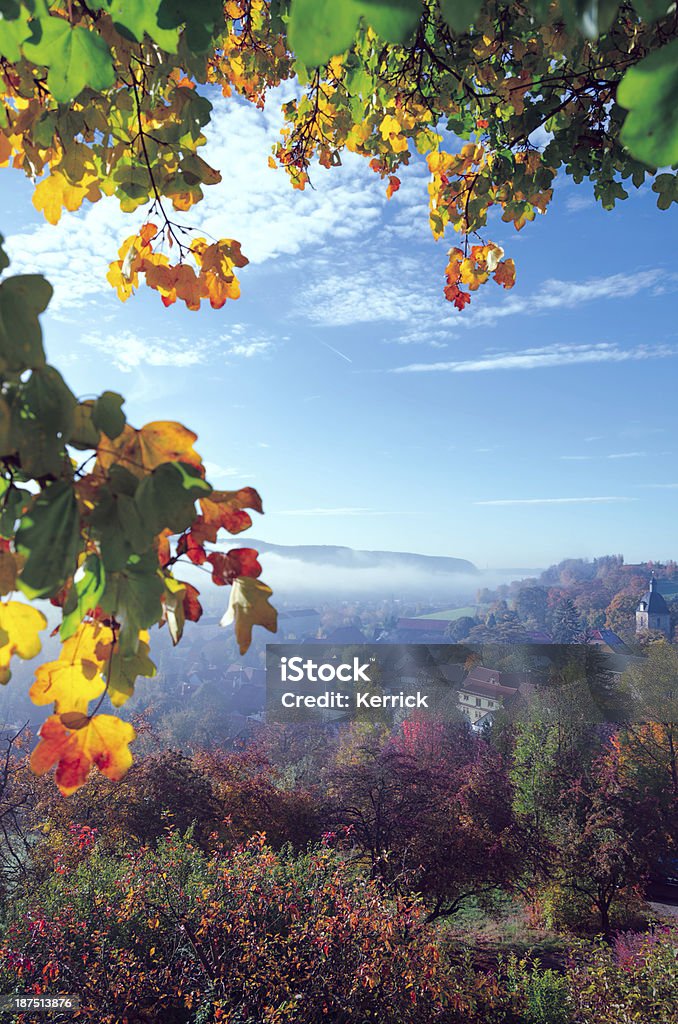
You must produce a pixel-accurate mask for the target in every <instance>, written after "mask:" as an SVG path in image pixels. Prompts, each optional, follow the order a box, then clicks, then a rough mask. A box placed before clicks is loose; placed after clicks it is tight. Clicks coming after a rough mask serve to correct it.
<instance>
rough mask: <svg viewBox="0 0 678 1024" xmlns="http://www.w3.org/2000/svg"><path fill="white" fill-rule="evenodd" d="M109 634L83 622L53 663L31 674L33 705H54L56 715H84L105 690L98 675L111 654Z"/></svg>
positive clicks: (104, 628) (111, 634) (101, 677)
mask: <svg viewBox="0 0 678 1024" xmlns="http://www.w3.org/2000/svg"><path fill="white" fill-rule="evenodd" d="M112 642H113V632H112V630H111V629H109V628H108V626H102V625H101V624H100V623H94V622H84V623H82V625H81V626H80V628H79V629H78V630H77V632H76V633H74V634H73V636H72V637H69V639H68V640H66V641H64V644H63V646H62V648H61V653H60V655H59V657H58V659H57V660H56V661H48V662H45V664H44V665H40V667H39V668H38V669H37V671H36V673H35V682H34V683H33V685H32V687H31V689H30V691H29V693H30V698H31V700H32V701H33V703H34V704H38V705H44V704H51V703H54V709H55V711H56V712H57V713H58V714H62V713H64V712H69V711H78V712H81V713H82V714H87V710H88V708H89V702H90V701H91V700H96V699H97V697H100V696H101V694H102V693H103V692H104V690H105V689H106V683H105V681H104V678H103V676H102V671H103V669H104V667H105V666H106V663H107V661H108V658H109V656H110V654H111V651H112V648H111V645H112Z"/></svg>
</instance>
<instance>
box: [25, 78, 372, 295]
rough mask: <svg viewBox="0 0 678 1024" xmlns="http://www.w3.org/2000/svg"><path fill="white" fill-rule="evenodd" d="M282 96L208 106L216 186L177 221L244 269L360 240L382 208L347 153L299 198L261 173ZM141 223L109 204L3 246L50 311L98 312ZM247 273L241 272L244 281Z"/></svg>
mask: <svg viewBox="0 0 678 1024" xmlns="http://www.w3.org/2000/svg"><path fill="white" fill-rule="evenodd" d="M291 88H292V87H291V86H290V85H287V86H283V87H281V88H280V89H279V90H277V91H276V92H275V93H273V94H271V95H270V96H269V99H268V105H267V108H266V110H265V111H263V112H262V111H258V110H256V108H255V107H254V106H252V105H251V104H247V103H244V102H242V101H239V100H237V99H235V98H233V99H229V100H227V99H225V98H223V97H221V96H218V97H216V98H213V105H214V111H213V121H212V124H211V125H210V127H209V131H208V133H207V134H208V139H209V141H208V144H207V146H205V148H204V149H203V150H202V151H201V155H202V156H203V157H204V158H205V159H206V160H207V161H208V162H210V163H211V164H212V165H213V166H215V167H217V168H218V169H219V170H220V171H221V173H222V177H223V180H222V182H221V183H220V184H219V185H214V186H211V187H209V188H205V198H204V200H203V201H202V202H201V203H200V204H198V206H196V207H195V208H194V209H192V210H190V211H189V212H188V213H186V214H184V213H182V214H179V215H178V218H179V219H180V220H181V222H182V223H184V224H186V223H187V224H189V225H191V226H193V227H195V228H196V231H197V233H198V234H207V235H208V236H211V237H213V238H236V239H238V241H240V242H241V244H242V248H243V252H244V253H245V254H246V255H247V257H248V258H249V259H250V261H251V262H252V263H263V262H265V261H267V260H272V259H275V258H276V257H277V256H280V255H282V254H297V253H301V252H303V251H304V250H306V249H309V250H310V249H314V248H317V247H319V246H321V245H322V243H323V241H324V240H325V239H326V238H327V237H335V238H336V237H341V238H346V239H351V238H355V237H356V236H359V235H363V234H364V233H365V232H367V231H369V230H370V229H371V228H373V227H374V226H375V225H376V223H377V221H378V220H379V218H380V216H381V211H382V209H383V207H384V206H385V204H386V202H387V199H386V197H385V194H384V189H383V187H380V185H381V183H380V182H379V179H378V178H377V176H376V175H375V174H374V172H373V171H371V170H370V169H369V167H368V166H367V162H366V161H365V160H364V159H362V158H361V157H358V156H355V155H353V154H346V155H345V157H344V158H343V166H342V167H337V168H332V169H331V170H326V169H324V168H320V167H318V168H316V169H315V170H314V172H313V188H310V187H307V189H306V190H305V191H304V192H299V191H298V190H295V189H293V188H292V186H291V184H290V181H289V179H288V177H287V175H286V174H285V173H284V171H282V170H280V169H278V170H272V169H271V168H269V167H268V163H267V161H268V156H269V154H270V152H271V147H272V145H273V144H274V142H275V141H276V139H277V138H278V132H279V129H280V126H281V124H282V115H281V113H280V103H281V102H283V100H284V99H287V98H289V93H290V91H291ZM168 213H169V214H170V215H171V213H172V211H171V207H170V204H168ZM144 218H145V212H144V210H143V209H139V210H137V211H136V212H135V213H134V214H131V215H129V214H124V213H122V212H121V211H120V208H119V206H118V203H117V201H116V200H113V199H110V200H106V199H103V200H101V201H100V202H98V203H97V204H95V205H94V206H89V205H88V204H85V206H84V207H83V209H82V210H81V211H79V212H77V213H72V214H69V213H64V214H63V216H62V219H61V221H60V223H59V224H58V225H56V226H52V225H49V224H41V225H39V226H37V227H36V228H31V229H29V230H26V231H23V232H21V233H18V234H14V235H12V236H11V237H10V238H8V240H7V249H8V251H9V254H10V256H11V258H12V263H13V269H14V270H15V271H19V272H27V271H32V272H40V273H44V274H45V275H46V276H47V277H49V278H50V279H51V280H52V281H53V282H54V284H55V286H56V290H55V298H54V300H53V304H52V309H54V310H59V309H65V308H69V307H74V306H81V305H82V304H83V302H84V301H93V298H94V296H97V303H98V305H100V296H101V292H102V290H103V291H104V293H105V292H106V290H107V289H108V287H109V286H108V285H107V283H106V281H105V276H106V273H107V271H108V264H109V263H110V262H111V261H112V260H114V259H116V258H117V252H118V248H119V246H120V244H121V243H122V241H123V240H124V239H125V238H126V237H127V236H129V235H131V234H134V232H135V231H136V230H137V229H138V228H139V227H140V225H141V224H142V223H143V221H144ZM246 274H247V271H246V270H244V271H242V276H243V278H244V277H245V276H246ZM112 294H113V293H112V292H111V295H112Z"/></svg>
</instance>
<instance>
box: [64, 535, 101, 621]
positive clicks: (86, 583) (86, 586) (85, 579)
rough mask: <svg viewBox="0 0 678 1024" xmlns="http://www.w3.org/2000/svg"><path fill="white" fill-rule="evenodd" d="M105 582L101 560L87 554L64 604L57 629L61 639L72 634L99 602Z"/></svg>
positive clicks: (76, 573) (76, 572)
mask: <svg viewBox="0 0 678 1024" xmlns="http://www.w3.org/2000/svg"><path fill="white" fill-rule="evenodd" d="M105 584H106V573H105V571H104V566H103V562H102V561H101V559H100V558H99V556H98V555H94V554H92V555H88V556H87V558H86V559H85V561H84V562H83V563H82V565H80V566H79V567H78V568H77V569H76V571H75V575H74V576H73V587H72V588H71V591H70V593H69V595H68V599H67V601H66V604H65V605H64V617H63V620H62V623H61V628H60V629H59V636H60V637H61V639H62V640H68V638H69V637H70V636H73V634H74V633H75V631H76V630H77V628H78V626H79V625H80V623H81V622H82V620H83V618H84V617H85V615H87V614H88V613H89V612H91V611H93V609H94V608H96V606H97V605H98V604H99V601H100V600H101V595H102V594H103V592H104V586H105Z"/></svg>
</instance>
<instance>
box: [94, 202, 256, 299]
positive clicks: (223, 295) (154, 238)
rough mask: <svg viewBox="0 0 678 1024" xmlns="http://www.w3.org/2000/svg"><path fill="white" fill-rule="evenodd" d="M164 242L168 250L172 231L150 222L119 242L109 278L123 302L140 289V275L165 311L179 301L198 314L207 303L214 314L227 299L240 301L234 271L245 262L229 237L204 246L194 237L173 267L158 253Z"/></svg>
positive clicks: (202, 240) (237, 245) (203, 242)
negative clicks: (204, 302) (118, 248)
mask: <svg viewBox="0 0 678 1024" xmlns="http://www.w3.org/2000/svg"><path fill="white" fill-rule="evenodd" d="M165 242H168V243H169V245H172V242H173V238H172V233H171V231H170V230H169V229H165V230H164V231H163V230H161V229H159V228H158V227H157V225H155V224H152V223H150V222H149V223H146V224H144V225H143V227H142V228H141V230H140V231H139V233H138V234H136V235H132V236H130V237H129V238H127V239H126V240H125V241H124V242H123V244H122V246H121V247H120V251H119V256H120V258H119V259H118V260H115V261H114V262H113V263H111V266H110V270H109V272H108V275H107V277H108V280H109V282H110V283H111V284H112V285H113V287H114V288H115V289H116V290H117V292H118V296H119V298H120V299H122V301H123V302H124V301H125V300H126V299H128V298H129V296H130V295H131V294H132V293H133V292H134V290H135V288H137V287H138V285H139V277H140V276H142V277H143V278H144V279H145V282H146V284H147V285H148V287H149V288H152V289H153V290H154V291H157V292H159V293H160V296H161V298H162V301H163V304H164V305H165V306H171V305H172V303H174V302H176V300H177V299H181V300H182V301H183V302H185V303H186V306H187V307H188V309H193V310H196V309H200V303H201V301H202V300H203V299H208V300H209V303H210V305H211V306H212V308H213V309H221V307H222V306H223V305H224V303H225V302H226V300H227V299H237V298H238V297H239V295H240V285H239V283H238V279H237V277H236V276H235V272H234V268H236V267H237V268H242V267H246V266H247V264H248V263H249V260H248V259H247V257H246V256H243V254H242V252H241V251H240V243H239V242H235V241H233V239H230V238H227V239H222V240H221V241H219V242H212V243H211V244H208V243H207V241H206V240H205V239H204V238H195V239H193V241H192V242H191V244H190V245H189V246H186V247H184V252H183V254H182V259H181V260H180V261H179V262H176V263H170V259H169V256H168V255H167V254H166V253H165V252H163V251H162V248H161V246H163V244H164V243H165ZM187 256H190V257H191V258H192V263H193V264H194V265H192V264H191V263H187V262H185V259H184V258H183V257H187Z"/></svg>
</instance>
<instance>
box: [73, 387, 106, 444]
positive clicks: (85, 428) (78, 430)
mask: <svg viewBox="0 0 678 1024" xmlns="http://www.w3.org/2000/svg"><path fill="white" fill-rule="evenodd" d="M93 408H94V402H92V401H91V400H89V399H88V400H87V401H86V402H78V404H77V405H76V407H75V409H74V410H73V423H72V425H71V432H70V435H69V438H68V443H69V444H70V445H73V447H74V448H79V449H81V450H86V449H88V448H96V447H97V446H98V444H99V437H100V434H99V431H98V430H97V429H96V427H95V426H94V424H93V422H92V410H93Z"/></svg>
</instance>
